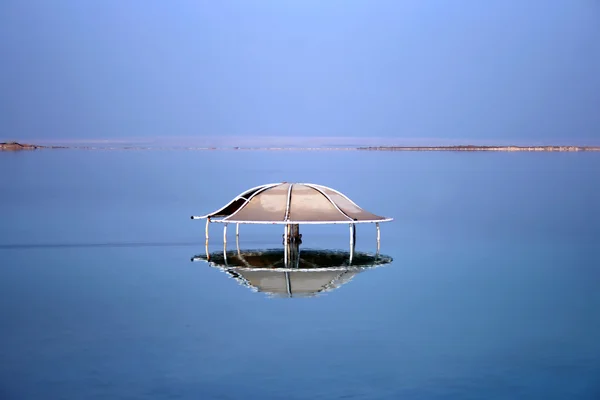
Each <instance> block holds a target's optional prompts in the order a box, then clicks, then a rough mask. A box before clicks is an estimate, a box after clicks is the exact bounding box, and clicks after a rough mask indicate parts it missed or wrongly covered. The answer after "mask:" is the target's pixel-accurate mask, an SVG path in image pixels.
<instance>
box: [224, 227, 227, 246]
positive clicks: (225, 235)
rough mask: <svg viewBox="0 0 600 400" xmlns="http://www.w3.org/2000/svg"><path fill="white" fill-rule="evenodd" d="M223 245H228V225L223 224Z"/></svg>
mask: <svg viewBox="0 0 600 400" xmlns="http://www.w3.org/2000/svg"><path fill="white" fill-rule="evenodd" d="M223 243H227V224H223Z"/></svg>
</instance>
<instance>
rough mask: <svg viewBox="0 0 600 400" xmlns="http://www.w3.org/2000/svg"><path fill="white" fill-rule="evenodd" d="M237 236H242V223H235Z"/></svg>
mask: <svg viewBox="0 0 600 400" xmlns="http://www.w3.org/2000/svg"><path fill="white" fill-rule="evenodd" d="M235 236H236V237H237V236H240V224H235Z"/></svg>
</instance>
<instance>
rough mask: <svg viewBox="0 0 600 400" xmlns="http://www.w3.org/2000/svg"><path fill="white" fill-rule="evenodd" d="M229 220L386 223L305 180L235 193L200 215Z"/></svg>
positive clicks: (380, 218)
mask: <svg viewBox="0 0 600 400" xmlns="http://www.w3.org/2000/svg"><path fill="white" fill-rule="evenodd" d="M219 217H220V218H222V219H221V220H216V221H214V222H232V223H275V224H277V223H280V224H294V223H325V224H327V223H360V222H386V221H391V218H386V217H382V216H379V215H376V214H373V213H370V212H368V211H365V210H363V209H362V208H360V207H359V206H358V205H356V204H355V203H354V202H353V201H352V200H350V199H349V198H348V197H346V196H344V195H343V194H342V193H340V192H338V191H336V190H334V189H331V188H328V187H326V186H321V185H314V184H309V183H287V182H284V183H273V184H268V185H263V186H258V187H255V188H252V189H250V190H247V191H246V192H243V193H241V194H240V195H238V196H236V197H235V198H234V199H233V200H232V201H230V202H229V203H228V204H227V205H225V206H224V207H223V208H221V209H219V210H217V211H215V212H213V213H210V214H208V215H205V216H203V217H201V218H219Z"/></svg>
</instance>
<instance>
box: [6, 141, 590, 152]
mask: <svg viewBox="0 0 600 400" xmlns="http://www.w3.org/2000/svg"><path fill="white" fill-rule="evenodd" d="M38 149H74V150H195V151H223V150H242V151H243V150H246V151H506V152H515V151H526V152H531V151H535V152H578V151H600V146H475V145H459V146H339V147H331V146H325V147H293V146H282V147H265V146H252V147H241V146H219V147H197V146H130V145H127V146H126V145H123V146H118V145H111V146H94V145H71V146H54V145H49V146H43V145H36V144H27V143H18V142H6V143H0V151H26V150H38Z"/></svg>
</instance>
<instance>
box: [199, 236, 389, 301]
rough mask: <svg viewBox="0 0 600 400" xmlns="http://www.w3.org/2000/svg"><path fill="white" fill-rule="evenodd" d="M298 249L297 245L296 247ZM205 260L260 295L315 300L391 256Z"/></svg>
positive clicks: (308, 254)
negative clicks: (290, 260) (289, 259)
mask: <svg viewBox="0 0 600 400" xmlns="http://www.w3.org/2000/svg"><path fill="white" fill-rule="evenodd" d="M292 246H294V244H292ZM192 261H205V262H208V264H209V265H210V266H211V267H214V268H218V269H220V270H221V271H223V272H225V273H227V274H228V275H229V276H230V277H231V278H233V279H235V280H236V281H237V282H238V283H239V284H241V285H243V286H245V287H248V288H250V289H251V290H253V291H256V292H264V293H267V294H268V295H270V296H274V297H312V296H316V295H319V294H321V293H324V292H329V291H331V290H334V289H337V288H339V287H340V286H342V285H343V284H345V283H348V282H350V280H352V279H353V278H354V277H355V276H356V275H357V274H359V273H361V272H363V271H366V270H368V269H372V268H374V267H377V266H381V265H385V264H389V263H390V262H391V261H392V258H391V257H388V256H382V255H376V256H374V255H372V254H367V253H361V252H357V253H356V254H354V262H353V263H350V253H348V252H343V251H331V250H310V249H309V250H303V251H302V252H301V253H298V255H297V259H296V260H294V261H293V262H292V263H291V264H292V265H293V266H292V267H291V268H290V267H289V263H286V261H285V259H284V254H283V252H282V251H281V249H267V250H244V251H240V250H239V249H238V251H237V252H235V251H229V252H223V253H221V252H214V253H212V254H207V255H198V256H195V257H193V258H192Z"/></svg>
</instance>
